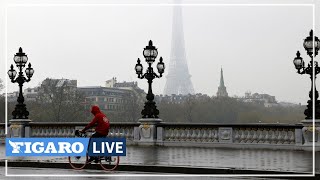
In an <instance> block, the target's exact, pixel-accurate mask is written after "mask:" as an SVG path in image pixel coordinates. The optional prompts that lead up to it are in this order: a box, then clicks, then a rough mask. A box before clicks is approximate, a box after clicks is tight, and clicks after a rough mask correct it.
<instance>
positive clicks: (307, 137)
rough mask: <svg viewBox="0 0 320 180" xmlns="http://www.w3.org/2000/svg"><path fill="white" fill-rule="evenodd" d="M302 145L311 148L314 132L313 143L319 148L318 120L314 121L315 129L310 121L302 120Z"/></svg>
mask: <svg viewBox="0 0 320 180" xmlns="http://www.w3.org/2000/svg"><path fill="white" fill-rule="evenodd" d="M301 122H302V125H303V128H302V136H303V145H305V146H312V144H313V142H312V136H313V131H315V136H314V141H315V145H316V146H320V119H315V129H314V128H313V121H312V120H302V121H301Z"/></svg>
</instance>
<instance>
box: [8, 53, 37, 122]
mask: <svg viewBox="0 0 320 180" xmlns="http://www.w3.org/2000/svg"><path fill="white" fill-rule="evenodd" d="M13 60H14V62H15V63H16V66H17V68H18V69H19V74H18V77H17V78H15V76H16V75H17V72H16V71H15V70H14V69H13V65H12V64H11V66H10V70H9V71H8V75H9V78H10V79H11V82H12V83H18V84H19V96H18V99H17V101H18V104H16V107H15V109H14V111H13V112H12V115H13V119H28V115H29V112H28V111H27V108H26V105H25V104H24V97H23V94H22V86H23V83H25V82H29V81H30V80H31V77H32V75H33V73H34V70H33V68H32V67H31V64H30V63H29V64H28V67H27V68H26V70H25V73H26V76H27V78H25V77H24V75H23V72H22V70H23V68H24V67H25V65H26V63H27V61H28V56H27V55H26V54H25V53H24V52H23V51H22V48H21V47H20V48H19V52H18V53H16V54H15V55H14V58H13Z"/></svg>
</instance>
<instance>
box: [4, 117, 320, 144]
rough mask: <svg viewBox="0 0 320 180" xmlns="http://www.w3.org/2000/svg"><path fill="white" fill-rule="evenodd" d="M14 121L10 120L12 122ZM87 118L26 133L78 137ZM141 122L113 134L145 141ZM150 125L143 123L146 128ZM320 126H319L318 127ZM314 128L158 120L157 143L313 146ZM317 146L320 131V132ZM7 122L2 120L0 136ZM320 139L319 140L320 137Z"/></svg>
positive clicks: (117, 126) (35, 126) (33, 126)
mask: <svg viewBox="0 0 320 180" xmlns="http://www.w3.org/2000/svg"><path fill="white" fill-rule="evenodd" d="M9 125H10V124H9ZM85 125H87V123H86V122H30V123H29V124H28V126H26V130H25V133H26V135H25V137H74V132H75V130H76V129H82V128H83V127H85ZM139 126H141V123H139V122H137V123H111V127H110V131H109V135H108V136H109V137H125V138H126V139H127V143H128V144H137V145H139V144H143V138H141V132H140V131H141V128H139ZM147 128H150V127H149V126H147V125H144V126H143V130H144V131H146V130H147ZM316 130H318V128H316ZM304 131H310V128H306V127H305V126H304V125H303V124H261V123H259V124H190V123H179V124H177V123H163V122H161V123H158V124H157V127H156V141H155V143H154V144H155V145H160V146H197V147H231V148H267V149H294V150H312V143H310V137H306V135H305V133H306V132H304ZM316 136H317V137H316V138H315V139H316V145H317V147H316V150H320V149H319V146H318V145H319V140H320V138H319V137H318V136H320V133H316ZM4 138H5V125H4V124H0V140H1V141H2V142H3V141H4ZM318 139H319V140H318Z"/></svg>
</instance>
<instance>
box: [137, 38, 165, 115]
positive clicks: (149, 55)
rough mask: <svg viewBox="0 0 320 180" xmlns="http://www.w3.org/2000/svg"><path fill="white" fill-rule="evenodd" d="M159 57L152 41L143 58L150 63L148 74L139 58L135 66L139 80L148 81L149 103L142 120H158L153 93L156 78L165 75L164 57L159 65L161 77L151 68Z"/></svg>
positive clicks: (146, 105) (145, 107)
mask: <svg viewBox="0 0 320 180" xmlns="http://www.w3.org/2000/svg"><path fill="white" fill-rule="evenodd" d="M157 55H158V51H157V48H156V47H155V46H153V45H152V41H151V40H150V41H149V45H148V46H146V47H145V48H144V50H143V56H144V57H145V59H146V62H147V63H148V68H147V70H146V73H144V74H143V72H142V71H143V66H142V64H140V62H141V61H140V59H139V58H138V60H137V64H136V66H135V70H136V73H137V75H138V78H140V79H144V78H146V79H147V80H148V84H149V86H148V94H147V101H146V102H145V105H144V109H143V110H142V111H141V114H142V118H158V115H159V110H158V109H157V106H156V103H155V102H154V101H153V100H154V94H153V93H152V81H153V79H155V78H160V77H162V74H163V73H164V69H165V67H164V63H163V59H162V57H160V61H159V62H158V64H157V69H158V72H159V75H158V74H156V73H155V72H154V71H153V68H152V67H151V65H152V63H153V62H154V61H155V59H156V57H157Z"/></svg>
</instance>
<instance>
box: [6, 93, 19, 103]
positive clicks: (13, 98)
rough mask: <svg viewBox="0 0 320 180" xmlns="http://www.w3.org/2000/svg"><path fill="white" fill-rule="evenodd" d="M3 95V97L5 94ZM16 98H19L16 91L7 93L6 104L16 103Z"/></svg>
mask: <svg viewBox="0 0 320 180" xmlns="http://www.w3.org/2000/svg"><path fill="white" fill-rule="evenodd" d="M3 95H4V96H5V93H4V94H3ZM18 96H19V92H18V91H15V92H11V93H7V101H8V102H17V98H18Z"/></svg>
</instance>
